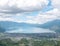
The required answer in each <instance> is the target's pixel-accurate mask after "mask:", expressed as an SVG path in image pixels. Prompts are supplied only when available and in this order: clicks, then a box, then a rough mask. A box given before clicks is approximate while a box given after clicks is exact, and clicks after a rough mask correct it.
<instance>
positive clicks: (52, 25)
mask: <svg viewBox="0 0 60 46" xmlns="http://www.w3.org/2000/svg"><path fill="white" fill-rule="evenodd" d="M40 28H42V29H43V30H42V29H40ZM17 29H19V30H17ZM45 29H49V30H51V31H52V30H53V31H55V32H57V33H60V20H53V21H49V22H47V23H44V24H29V23H23V22H22V23H17V22H12V21H0V32H5V31H9V32H10V31H11V30H13V31H12V32H25V33H26V32H30V33H32V32H33V31H35V33H36V32H37V31H38V32H40V31H47V30H45ZM22 30H23V31H22ZM47 32H48V31H47Z"/></svg>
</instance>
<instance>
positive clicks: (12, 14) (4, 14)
mask: <svg viewBox="0 0 60 46" xmlns="http://www.w3.org/2000/svg"><path fill="white" fill-rule="evenodd" d="M55 19H60V0H0V21H13V22H18V23H21V22H24V23H31V24H43V23H46V22H48V21H52V20H55Z"/></svg>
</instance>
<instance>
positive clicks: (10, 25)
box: [0, 21, 37, 32]
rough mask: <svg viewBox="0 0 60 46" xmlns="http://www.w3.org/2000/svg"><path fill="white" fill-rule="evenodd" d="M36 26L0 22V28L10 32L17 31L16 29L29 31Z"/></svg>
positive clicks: (0, 30)
mask: <svg viewBox="0 0 60 46" xmlns="http://www.w3.org/2000/svg"><path fill="white" fill-rule="evenodd" d="M36 26H37V25H36V24H28V23H23V22H22V23H17V22H12V21H0V27H2V28H3V29H4V30H5V31H11V30H17V29H30V28H33V27H36ZM5 31H4V32H5ZM0 32H2V29H1V28H0Z"/></svg>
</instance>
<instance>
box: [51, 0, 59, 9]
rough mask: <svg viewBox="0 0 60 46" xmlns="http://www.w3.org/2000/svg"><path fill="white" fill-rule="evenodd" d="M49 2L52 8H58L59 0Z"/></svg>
mask: <svg viewBox="0 0 60 46" xmlns="http://www.w3.org/2000/svg"><path fill="white" fill-rule="evenodd" d="M51 2H52V6H53V7H54V8H58V9H60V0H51Z"/></svg>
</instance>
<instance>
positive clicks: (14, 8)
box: [0, 0, 49, 13]
mask: <svg viewBox="0 0 60 46" xmlns="http://www.w3.org/2000/svg"><path fill="white" fill-rule="evenodd" d="M48 3H49V1H48V0H0V12H1V13H19V12H30V11H37V10H41V9H43V8H45V7H46V6H47V5H48Z"/></svg>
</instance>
